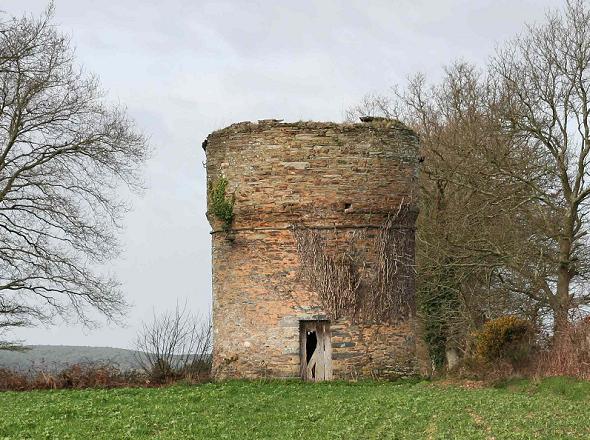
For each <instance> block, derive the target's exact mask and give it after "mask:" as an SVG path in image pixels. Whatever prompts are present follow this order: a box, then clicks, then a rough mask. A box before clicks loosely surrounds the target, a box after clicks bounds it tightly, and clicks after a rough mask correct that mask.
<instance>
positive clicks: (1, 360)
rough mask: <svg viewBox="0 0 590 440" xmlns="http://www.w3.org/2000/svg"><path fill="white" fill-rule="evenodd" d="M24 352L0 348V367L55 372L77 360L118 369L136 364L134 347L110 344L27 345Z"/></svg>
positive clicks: (24, 370)
mask: <svg viewBox="0 0 590 440" xmlns="http://www.w3.org/2000/svg"><path fill="white" fill-rule="evenodd" d="M27 348H29V350H26V351H23V352H16V351H4V350H0V368H6V369H10V370H15V371H21V372H26V371H29V370H40V369H43V370H45V371H56V370H61V369H63V368H66V367H68V366H71V365H73V364H77V363H109V364H111V365H114V366H116V367H118V368H120V369H121V370H131V369H135V368H137V367H138V365H137V362H136V360H135V357H134V354H135V351H133V350H126V349H124V348H112V347H84V346H70V345H30V346H28V347H27Z"/></svg>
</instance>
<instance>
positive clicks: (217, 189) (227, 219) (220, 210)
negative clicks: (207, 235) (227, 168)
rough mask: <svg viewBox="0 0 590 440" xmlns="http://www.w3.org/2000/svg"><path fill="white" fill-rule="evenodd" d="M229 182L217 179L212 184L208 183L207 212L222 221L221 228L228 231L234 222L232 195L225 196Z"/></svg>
mask: <svg viewBox="0 0 590 440" xmlns="http://www.w3.org/2000/svg"><path fill="white" fill-rule="evenodd" d="M228 184H229V181H228V180H227V179H226V178H225V177H219V178H218V179H217V180H215V181H214V182H210V183H209V189H208V193H209V194H208V196H209V210H210V211H211V213H213V215H214V216H215V217H217V218H218V219H219V220H221V221H223V228H224V229H229V228H230V226H231V224H232V222H233V220H234V202H235V197H234V196H233V194H232V195H231V196H228V195H227V194H226V191H227V185H228Z"/></svg>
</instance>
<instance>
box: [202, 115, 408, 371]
mask: <svg viewBox="0 0 590 440" xmlns="http://www.w3.org/2000/svg"><path fill="white" fill-rule="evenodd" d="M206 154H207V176H208V177H207V178H208V182H209V183H212V182H214V181H215V180H216V179H217V178H219V177H220V176H224V177H225V178H227V180H228V181H229V188H228V191H229V192H230V193H234V194H235V207H234V214H235V219H234V222H233V224H232V227H231V230H230V231H224V230H223V228H222V224H221V222H220V221H218V220H217V219H215V218H214V217H213V216H212V215H210V214H209V215H208V218H209V220H210V222H211V225H212V228H213V232H212V237H213V251H212V252H213V326H214V351H213V369H214V374H215V377H216V378H218V379H222V378H227V377H232V378H234V377H246V378H256V377H297V376H299V368H300V365H299V326H300V321H302V320H315V319H330V316H329V313H328V312H327V311H326V310H323V309H322V306H321V304H320V302H319V301H318V296H317V294H316V293H314V292H313V291H310V290H309V287H308V286H307V285H306V283H305V282H304V281H303V280H302V279H301V276H300V262H299V257H298V254H297V250H296V243H295V240H294V238H293V234H292V231H291V227H292V226H293V225H294V224H297V225H305V226H308V227H313V228H319V230H323V229H325V230H326V231H328V232H329V233H331V234H350V233H351V232H354V231H355V230H363V231H368V233H367V234H365V235H363V237H366V238H363V240H365V243H361V245H364V247H365V248H366V249H367V252H366V258H367V261H368V264H371V261H372V260H374V255H373V254H374V252H373V251H372V249H373V248H374V246H373V241H372V240H374V235H375V231H376V230H377V228H379V227H380V225H382V224H383V223H384V221H385V220H386V218H387V216H388V215H389V214H391V213H392V212H395V211H396V210H397V209H398V208H399V206H400V204H403V205H407V206H410V207H415V205H416V191H417V187H416V170H417V163H418V146H417V139H416V137H415V135H414V134H413V132H412V131H410V130H409V129H407V128H406V127H405V126H403V125H402V124H400V123H399V122H397V121H384V120H379V121H374V122H369V123H359V124H335V123H316V122H298V123H280V122H278V121H274V120H269V121H260V122H259V123H249V122H247V123H239V124H234V125H231V126H229V127H227V128H225V129H222V130H219V131H216V132H214V133H212V134H211V135H210V136H209V137H208V138H207V141H206ZM335 242H337V240H336V241H335ZM336 252H337V249H336ZM372 252H373V253H372ZM330 320H331V323H330V327H331V341H332V360H333V364H332V365H333V375H334V378H340V379H350V378H357V377H393V376H399V375H407V374H412V373H414V372H416V371H417V368H418V365H417V361H416V354H415V350H416V341H415V332H414V328H413V327H414V319H413V317H409V318H408V319H405V320H403V321H400V322H397V323H394V324H384V323H371V322H357V321H355V320H354V319H352V317H339V318H338V319H330Z"/></svg>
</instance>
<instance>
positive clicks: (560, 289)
mask: <svg viewBox="0 0 590 440" xmlns="http://www.w3.org/2000/svg"><path fill="white" fill-rule="evenodd" d="M573 233H574V232H573V220H572V218H571V216H568V218H567V219H566V224H565V227H564V231H563V235H562V237H561V238H560V239H559V269H558V272H557V292H556V295H555V297H554V298H553V301H552V304H551V308H552V309H553V319H554V321H553V330H554V336H555V338H556V339H559V337H560V336H561V335H562V334H564V332H565V331H567V328H568V326H569V310H570V306H571V304H570V302H571V297H570V282H571V278H572V271H571V257H572V238H573Z"/></svg>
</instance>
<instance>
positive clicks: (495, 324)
mask: <svg viewBox="0 0 590 440" xmlns="http://www.w3.org/2000/svg"><path fill="white" fill-rule="evenodd" d="M534 334H535V332H534V328H533V326H532V325H531V323H530V322H529V321H527V320H525V319H522V318H519V317H517V316H512V315H508V316H501V317H499V318H496V319H492V320H490V321H488V322H486V323H485V324H484V326H483V328H482V329H481V330H480V331H479V332H477V333H476V334H475V355H476V357H477V358H479V359H481V360H483V361H486V362H493V361H499V360H504V361H510V362H511V363H517V362H521V361H523V360H524V359H525V358H527V357H528V355H529V354H530V352H531V349H532V342H533V339H534Z"/></svg>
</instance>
